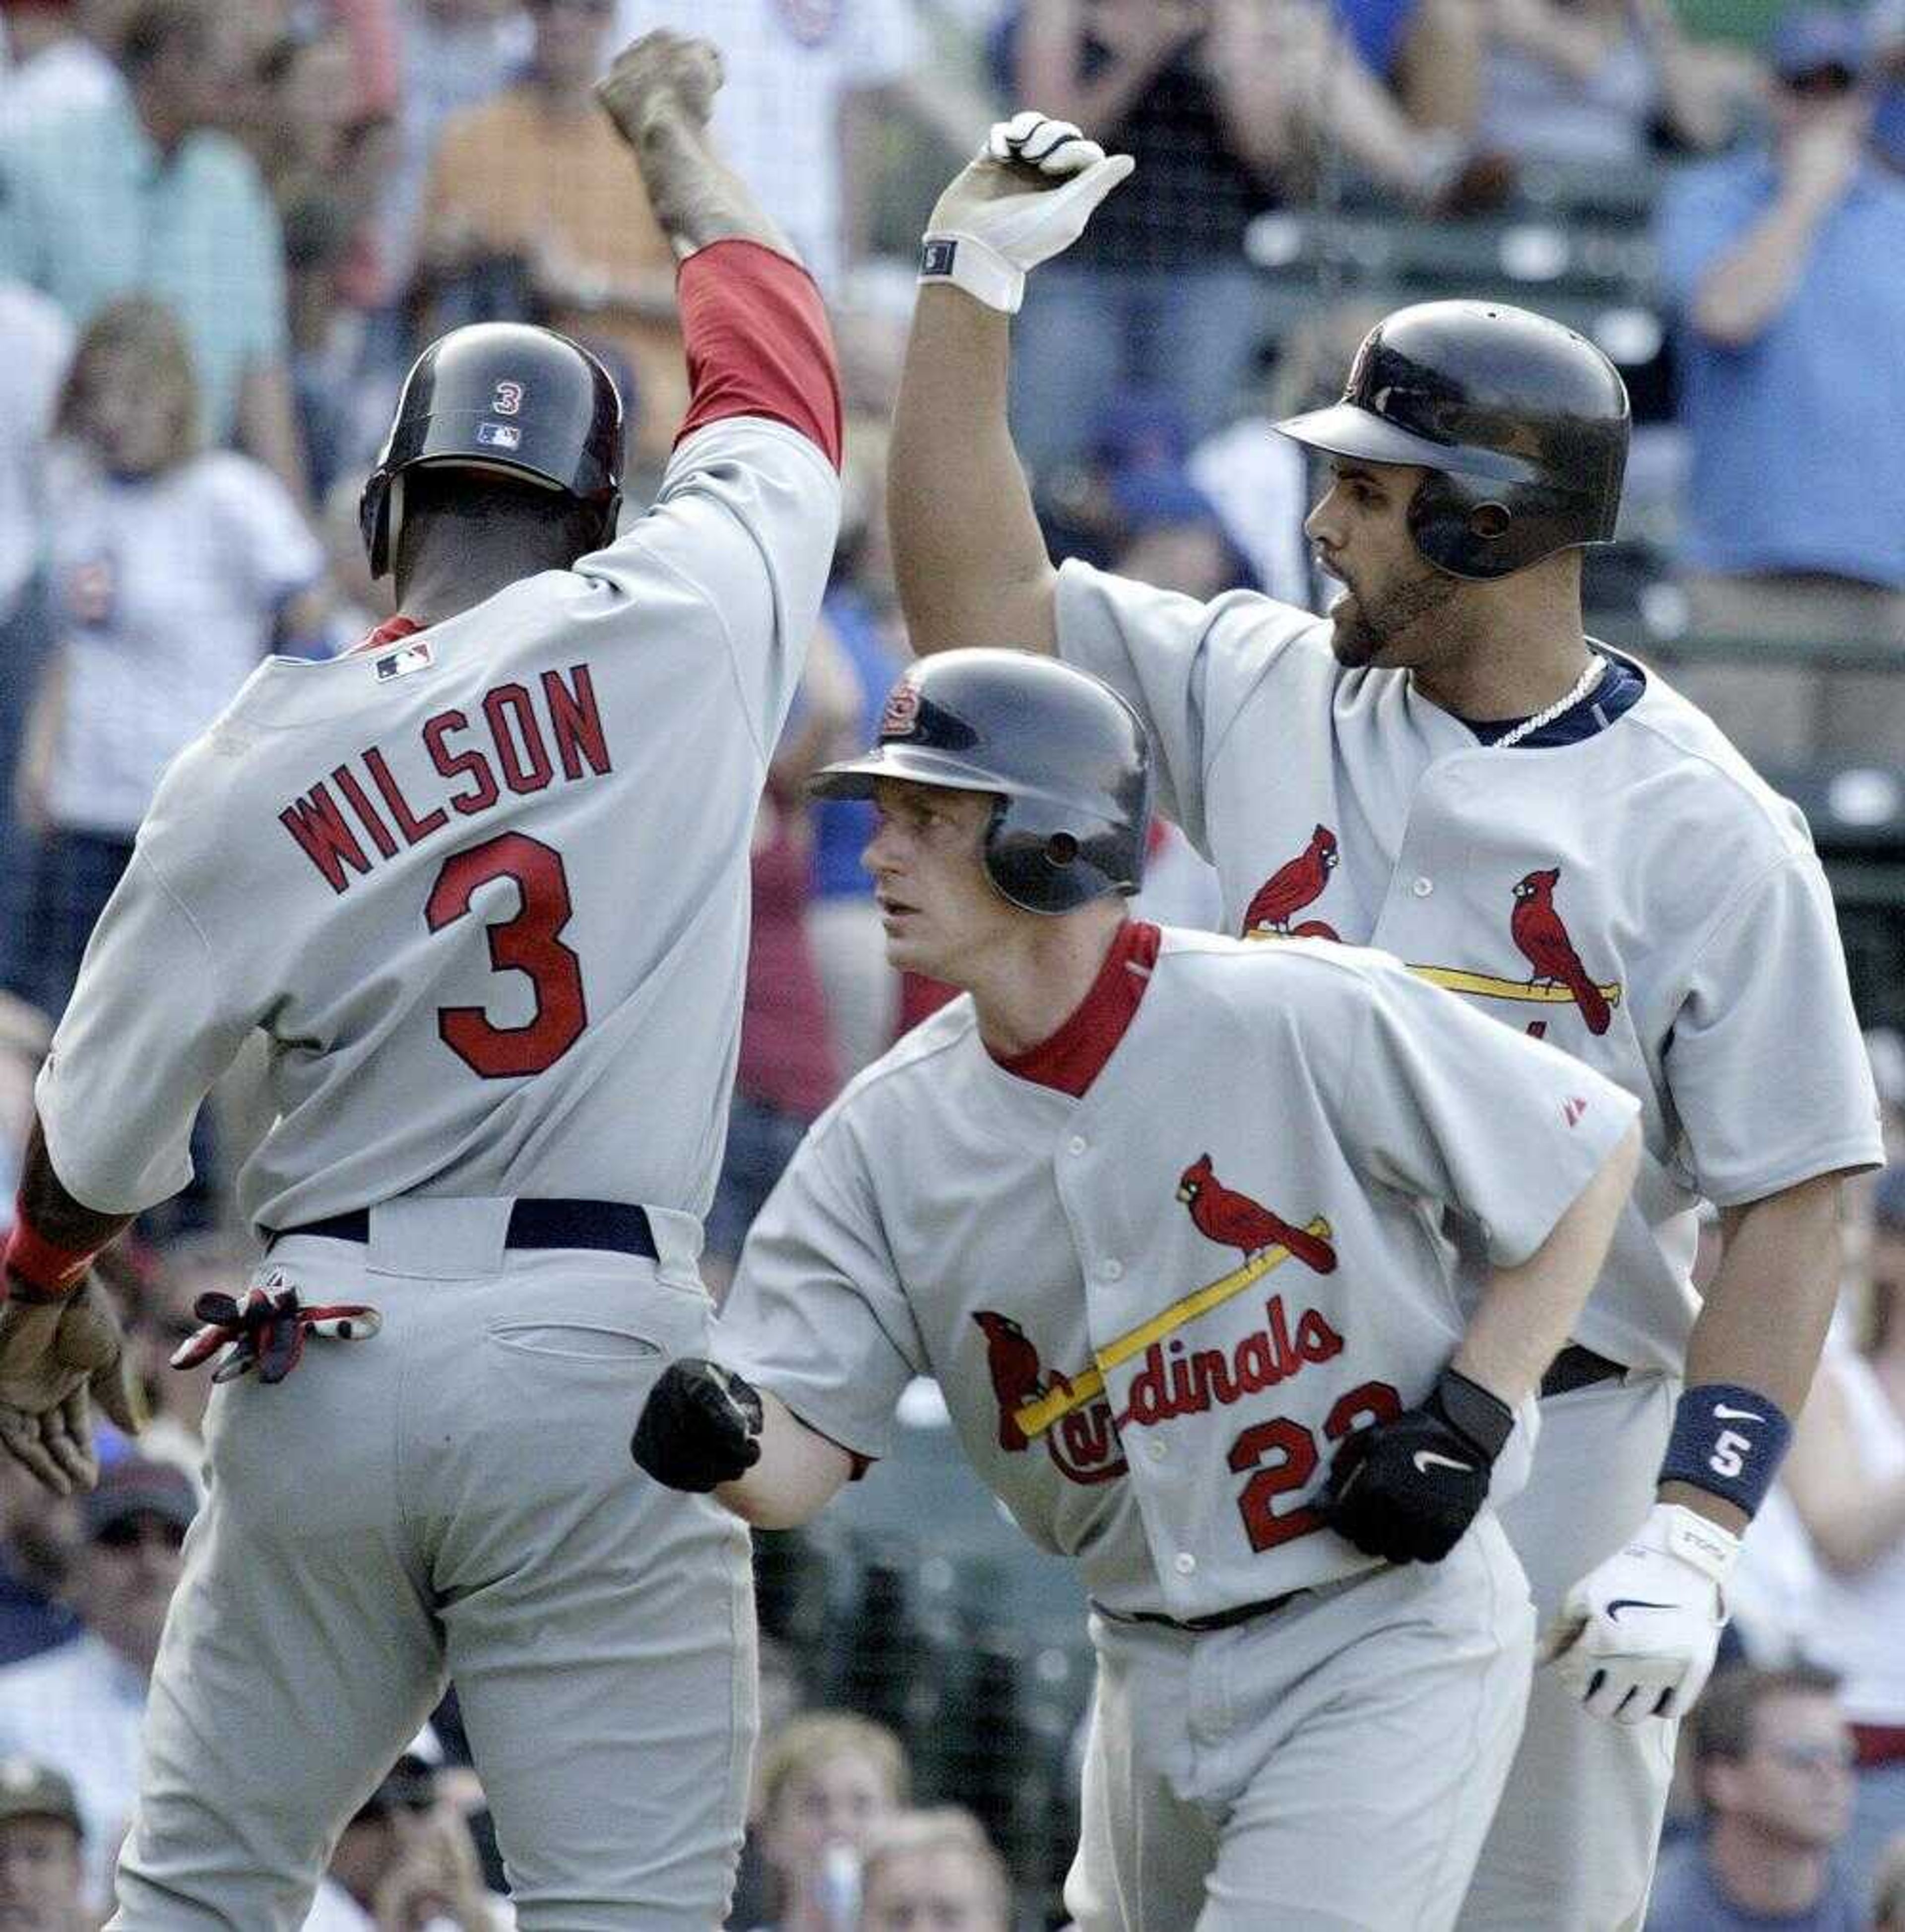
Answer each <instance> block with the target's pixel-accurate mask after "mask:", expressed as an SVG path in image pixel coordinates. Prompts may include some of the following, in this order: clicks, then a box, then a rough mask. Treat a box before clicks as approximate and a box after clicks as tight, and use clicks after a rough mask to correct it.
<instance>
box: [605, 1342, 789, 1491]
mask: <svg viewBox="0 0 1905 1932" xmlns="http://www.w3.org/2000/svg"><path fill="white" fill-rule="evenodd" d="M761 1423H762V1416H761V1409H760V1397H759V1396H758V1395H757V1394H755V1392H754V1388H753V1387H752V1386H751V1385H750V1384H749V1383H748V1382H745V1381H744V1380H743V1379H742V1378H741V1377H740V1376H737V1375H735V1374H733V1373H730V1371H729V1370H726V1369H724V1368H722V1367H721V1366H720V1365H719V1364H718V1363H715V1362H709V1361H703V1360H702V1359H701V1358H700V1357H699V1356H698V1355H689V1356H685V1357H684V1358H682V1360H681V1361H679V1362H670V1364H668V1366H667V1368H666V1369H665V1370H663V1371H662V1374H661V1379H660V1381H658V1382H656V1384H655V1386H654V1388H652V1390H650V1391H649V1397H648V1401H647V1403H646V1406H644V1407H643V1410H642V1412H641V1420H640V1421H639V1422H637V1424H635V1433H634V1436H633V1437H632V1438H631V1439H630V1441H629V1444H628V1453H629V1454H630V1455H631V1456H632V1457H634V1459H635V1460H636V1462H637V1463H638V1464H640V1466H641V1467H642V1468H643V1469H645V1470H646V1472H648V1474H649V1475H651V1476H652V1477H653V1478H655V1481H657V1482H658V1483H663V1484H666V1485H667V1487H669V1488H670V1489H671V1490H692V1491H693V1492H694V1493H695V1494H696V1495H697V1496H705V1495H706V1493H707V1492H708V1491H709V1490H712V1489H715V1488H718V1487H719V1486H720V1485H721V1484H723V1483H731V1482H733V1481H735V1480H736V1478H738V1477H741V1476H744V1475H746V1474H747V1472H748V1470H750V1469H752V1468H753V1467H754V1465H755V1463H757V1462H759V1461H760V1440H759V1438H760V1430H761Z"/></svg>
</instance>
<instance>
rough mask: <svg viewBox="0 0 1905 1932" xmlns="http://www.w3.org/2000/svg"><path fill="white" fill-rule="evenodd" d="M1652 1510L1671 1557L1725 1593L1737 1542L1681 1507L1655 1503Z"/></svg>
mask: <svg viewBox="0 0 1905 1932" xmlns="http://www.w3.org/2000/svg"><path fill="white" fill-rule="evenodd" d="M1654 1508H1655V1514H1656V1515H1657V1516H1658V1517H1660V1519H1661V1528H1662V1529H1664V1531H1665V1532H1666V1534H1667V1548H1668V1550H1670V1552H1671V1553H1672V1554H1673V1555H1674V1556H1677V1557H1679V1559H1680V1560H1681V1562H1683V1563H1685V1564H1689V1565H1691V1566H1692V1567H1693V1568H1694V1569H1696V1570H1697V1571H1700V1574H1701V1575H1702V1576H1703V1577H1707V1578H1709V1579H1710V1580H1712V1583H1714V1585H1715V1586H1716V1587H1717V1588H1718V1589H1721V1590H1724V1589H1725V1588H1726V1587H1727V1578H1728V1577H1730V1576H1732V1574H1733V1565H1735V1564H1736V1563H1737V1562H1739V1553H1740V1540H1739V1538H1738V1537H1737V1536H1736V1535H1734V1534H1733V1532H1732V1531H1731V1530H1730V1529H1726V1528H1724V1526H1722V1525H1721V1524H1719V1523H1711V1522H1709V1520H1707V1519H1706V1517H1703V1516H1702V1515H1701V1514H1700V1512H1699V1511H1697V1510H1690V1509H1688V1508H1687V1507H1686V1505H1685V1504H1684V1503H1656V1504H1655V1505H1654Z"/></svg>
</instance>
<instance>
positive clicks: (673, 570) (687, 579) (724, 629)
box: [629, 504, 780, 772]
mask: <svg viewBox="0 0 1905 1932" xmlns="http://www.w3.org/2000/svg"><path fill="white" fill-rule="evenodd" d="M720 507H721V508H722V510H723V511H724V512H725V513H726V514H727V515H728V516H730V517H733V520H734V521H735V523H737V524H739V526H740V528H741V529H742V531H743V532H745V534H746V535H747V538H748V541H749V542H751V543H752V544H754V549H755V550H756V551H757V552H758V551H759V550H760V540H759V539H758V538H757V537H755V535H754V532H753V531H751V530H750V529H748V526H747V525H746V524H745V523H742V521H741V519H740V518H739V517H735V516H734V513H733V511H731V510H729V509H727V506H726V505H724V504H723V505H721V506H720ZM631 541H634V542H640V543H641V548H642V553H643V557H644V558H645V559H646V561H647V562H649V563H650V564H652V565H655V567H656V568H658V569H660V570H661V571H663V572H664V574H666V575H667V576H669V577H673V578H674V579H675V580H676V582H677V583H683V584H685V585H686V586H687V587H688V589H689V590H691V592H693V593H694V597H695V599H696V601H697V602H699V603H700V604H702V605H703V607H704V608H706V610H707V611H708V612H709V614H710V615H711V616H712V617H713V619H714V620H715V622H716V623H717V624H718V625H720V627H721V643H722V646H723V647H724V652H725V655H726V657H727V676H728V680H729V682H730V683H731V684H732V685H733V687H734V692H735V695H736V697H739V699H740V700H741V705H740V712H741V723H742V727H744V728H745V730H746V732H747V734H748V743H749V744H751V745H752V746H753V747H754V756H755V757H757V759H759V760H760V768H761V769H762V770H763V772H764V771H765V770H766V769H767V767H768V766H769V763H772V754H770V753H769V751H768V750H767V748H766V746H765V745H763V744H762V743H761V742H760V733H757V731H756V730H754V720H753V719H752V718H751V717H749V716H748V705H747V695H748V694H747V688H746V686H745V685H744V684H743V683H742V681H741V668H740V666H739V664H736V662H735V661H734V633H733V631H732V630H731V629H730V628H729V627H728V622H727V612H726V611H724V610H722V608H721V605H720V603H719V601H718V600H717V599H716V598H715V596H714V595H713V593H712V592H711V591H709V589H707V588H706V586H704V585H702V584H700V583H696V582H695V580H694V578H693V577H691V576H689V575H688V572H687V571H685V570H683V569H682V568H681V567H680V566H679V565H678V564H676V563H673V562H670V560H669V559H667V557H665V556H663V555H662V554H661V552H660V551H659V550H657V549H656V548H655V547H654V546H653V545H652V544H649V543H646V542H643V541H642V537H641V532H640V529H639V528H637V529H636V530H634V532H631ZM763 562H765V559H764V558H763ZM769 583H770V584H771V583H772V572H771V571H770V572H769ZM770 596H771V593H770ZM629 601H631V602H633V601H634V599H633V598H631V599H630V600H629ZM771 601H772V602H773V603H774V604H775V624H776V625H777V626H778V622H779V618H780V612H779V608H778V605H779V599H778V597H772V598H771Z"/></svg>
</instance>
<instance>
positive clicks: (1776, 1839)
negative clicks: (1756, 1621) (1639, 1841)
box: [1647, 1665, 1866, 1932]
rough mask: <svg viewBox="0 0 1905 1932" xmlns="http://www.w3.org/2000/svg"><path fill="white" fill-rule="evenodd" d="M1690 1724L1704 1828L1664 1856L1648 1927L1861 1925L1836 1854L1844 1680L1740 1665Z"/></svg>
mask: <svg viewBox="0 0 1905 1932" xmlns="http://www.w3.org/2000/svg"><path fill="white" fill-rule="evenodd" d="M1691 1749H1692V1753H1693V1770H1694V1786H1695V1788H1696V1790H1697V1793H1698V1795H1699V1799H1700V1808H1701V1810H1702V1811H1703V1813H1704V1814H1705V1816H1706V1831H1705V1832H1704V1833H1703V1835H1701V1836H1700V1837H1698V1838H1691V1839H1688V1840H1685V1841H1682V1843H1679V1844H1678V1845H1676V1846H1673V1848H1672V1849H1670V1850H1669V1851H1668V1852H1667V1853H1665V1854H1664V1856H1663V1857H1662V1858H1661V1867H1660V1870H1659V1873H1658V1876H1656V1878H1655V1881H1654V1896H1653V1900H1652V1905H1651V1906H1649V1910H1648V1914H1647V1932H1864V1926H1865V1924H1866V1919H1865V1915H1864V1912H1863V1911H1862V1910H1861V1907H1860V1906H1859V1904H1858V1901H1857V1900H1856V1899H1855V1897H1854V1896H1853V1894H1852V1888H1851V1886H1850V1885H1849V1884H1848V1883H1847V1882H1846V1879H1845V1878H1844V1876H1843V1873H1840V1872H1838V1871H1837V1870H1835V1868H1834V1866H1833V1863H1832V1854H1833V1851H1834V1849H1835V1847H1836V1846H1838V1843H1839V1842H1840V1841H1841V1839H1843V1838H1844V1837H1845V1835H1846V1828H1847V1827H1848V1826H1849V1825H1850V1824H1851V1823H1852V1738H1851V1735H1850V1733H1849V1731H1848V1730H1847V1729H1846V1721H1845V1717H1844V1715H1843V1712H1841V1709H1840V1708H1839V1700H1838V1680H1837V1679H1835V1678H1834V1677H1832V1676H1831V1675H1830V1674H1829V1673H1826V1672H1825V1671H1822V1670H1816V1669H1814V1668H1813V1667H1810V1666H1805V1665H1802V1666H1798V1667H1794V1668H1793V1669H1790V1670H1754V1669H1753V1668H1752V1667H1750V1666H1745V1665H1740V1666H1736V1667H1734V1668H1733V1669H1731V1670H1724V1671H1722V1672H1721V1673H1720V1674H1719V1675H1718V1676H1716V1677H1715V1679H1713V1681H1712V1683H1711V1684H1709V1685H1708V1686H1707V1688H1706V1694H1705V1696H1703V1697H1702V1698H1701V1700H1700V1703H1698V1704H1697V1706H1695V1707H1694V1715H1693V1717H1692V1719H1691Z"/></svg>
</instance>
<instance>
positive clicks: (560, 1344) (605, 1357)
mask: <svg viewBox="0 0 1905 1932" xmlns="http://www.w3.org/2000/svg"><path fill="white" fill-rule="evenodd" d="M484 1334H485V1335H486V1337H487V1339H488V1340H490V1341H492V1342H493V1343H496V1345H497V1346H499V1348H503V1349H510V1350H512V1351H513V1352H515V1353H516V1354H517V1355H540V1356H543V1357H545V1358H553V1359H554V1360H556V1361H565V1362H601V1363H603V1364H610V1365H612V1364H616V1363H622V1362H631V1363H632V1362H646V1361H654V1360H655V1358H657V1357H658V1356H659V1355H661V1352H662V1350H661V1344H660V1343H658V1342H657V1341H655V1340H654V1339H653V1338H652V1337H650V1336H647V1335H640V1334H636V1333H635V1332H634V1331H633V1330H632V1329H628V1328H604V1327H603V1326H601V1325H600V1324H599V1323H596V1322H491V1323H490V1325H489V1327H488V1328H487V1329H486V1330H485V1331H484Z"/></svg>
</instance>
